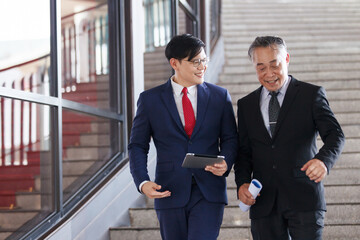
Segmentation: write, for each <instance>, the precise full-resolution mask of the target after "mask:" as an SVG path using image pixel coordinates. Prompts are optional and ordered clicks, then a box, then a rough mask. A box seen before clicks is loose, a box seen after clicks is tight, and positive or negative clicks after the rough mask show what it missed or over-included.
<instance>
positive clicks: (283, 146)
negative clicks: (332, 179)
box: [234, 76, 345, 219]
mask: <svg viewBox="0 0 360 240" xmlns="http://www.w3.org/2000/svg"><path fill="white" fill-rule="evenodd" d="M261 90H262V87H260V88H258V89H257V90H255V91H254V92H252V93H250V94H249V95H247V96H245V97H244V98H242V99H240V100H239V101H238V133H239V155H238V159H237V160H236V161H235V165H234V169H235V181H236V184H237V187H238V189H239V187H240V186H241V185H242V184H243V183H249V182H250V181H251V179H252V178H256V179H258V180H259V181H260V182H261V183H262V185H263V189H262V191H261V193H260V194H261V196H259V197H258V198H257V199H256V204H255V205H253V206H252V207H251V210H250V218H252V219H254V218H260V217H263V216H266V215H268V214H269V213H270V211H271V209H272V207H273V205H274V203H275V198H276V196H280V197H285V196H286V198H287V199H283V200H285V201H286V202H287V204H288V206H289V208H290V209H291V210H296V211H313V210H326V203H325V199H324V186H323V183H322V182H320V183H315V182H314V181H311V180H310V179H309V178H308V177H307V176H306V175H305V172H302V171H301V170H300V169H301V167H302V166H303V165H304V164H305V163H306V162H308V161H309V160H311V159H313V158H318V159H320V160H321V161H323V162H324V163H325V165H326V166H327V169H328V171H330V169H331V168H332V167H333V165H334V163H335V161H336V160H337V159H338V157H339V155H340V153H341V151H342V149H343V146H344V141H345V140H344V134H343V132H342V130H341V127H340V125H339V123H338V121H337V120H336V119H335V117H334V114H333V112H332V111H331V109H330V107H329V104H328V101H327V100H326V96H325V91H324V89H323V88H322V87H319V86H315V85H312V84H309V83H305V82H301V81H298V80H296V79H295V78H293V77H292V76H291V82H290V83H289V86H288V89H287V91H286V94H285V98H284V101H283V104H282V106H281V109H280V113H279V117H278V121H277V125H276V129H275V133H274V137H273V138H271V137H270V135H269V134H268V132H267V130H266V128H265V125H264V121H263V118H262V115H261V111H260V104H259V101H260V93H261ZM318 134H320V136H321V139H322V141H323V142H324V145H323V146H322V147H321V148H320V149H319V151H318V150H317V147H316V138H317V136H318ZM278 193H280V194H278Z"/></svg>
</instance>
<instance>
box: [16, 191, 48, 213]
mask: <svg viewBox="0 0 360 240" xmlns="http://www.w3.org/2000/svg"><path fill="white" fill-rule="evenodd" d="M44 194H45V193H44ZM49 195H50V194H49ZM16 207H19V208H21V209H23V210H24V209H27V210H41V194H40V192H17V193H16Z"/></svg>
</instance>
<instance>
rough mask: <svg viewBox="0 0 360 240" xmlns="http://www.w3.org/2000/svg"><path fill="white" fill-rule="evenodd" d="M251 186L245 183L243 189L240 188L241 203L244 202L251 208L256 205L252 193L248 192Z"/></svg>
mask: <svg viewBox="0 0 360 240" xmlns="http://www.w3.org/2000/svg"><path fill="white" fill-rule="evenodd" d="M249 186H250V183H244V184H243V185H241V187H240V188H239V192H238V198H239V199H240V201H242V202H243V203H245V204H246V205H249V206H251V205H254V204H255V199H254V198H253V196H252V195H251V193H250V192H249V190H248V189H249Z"/></svg>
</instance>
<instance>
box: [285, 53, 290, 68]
mask: <svg viewBox="0 0 360 240" xmlns="http://www.w3.org/2000/svg"><path fill="white" fill-rule="evenodd" d="M289 63H290V54H289V53H286V64H287V65H289Z"/></svg>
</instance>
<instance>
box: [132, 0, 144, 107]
mask: <svg viewBox="0 0 360 240" xmlns="http://www.w3.org/2000/svg"><path fill="white" fill-rule="evenodd" d="M142 2H143V1H142V0H136V1H132V16H133V18H132V24H133V25H132V28H133V29H132V34H133V75H134V91H133V96H134V99H133V103H135V104H134V105H135V109H134V111H136V103H137V100H138V98H139V95H140V93H141V92H142V91H144V52H145V27H144V24H145V22H144V9H143V3H142Z"/></svg>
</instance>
